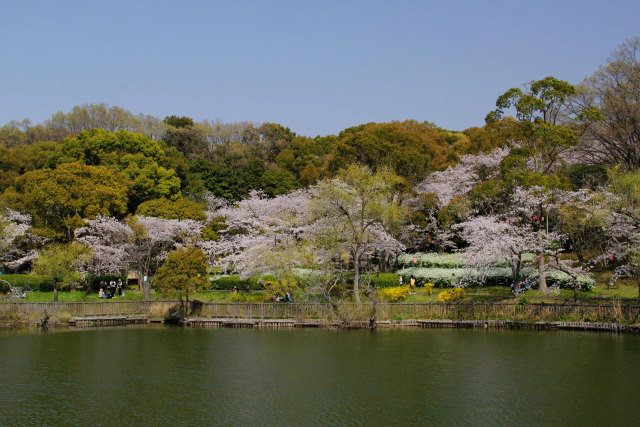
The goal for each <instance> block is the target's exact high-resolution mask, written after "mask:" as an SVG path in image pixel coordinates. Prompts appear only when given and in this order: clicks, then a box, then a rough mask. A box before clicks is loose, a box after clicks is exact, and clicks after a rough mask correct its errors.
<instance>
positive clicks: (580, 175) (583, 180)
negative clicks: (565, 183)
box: [565, 165, 608, 191]
mask: <svg viewBox="0 0 640 427" xmlns="http://www.w3.org/2000/svg"><path fill="white" fill-rule="evenodd" d="M565 175H566V176H567V178H569V181H570V182H571V188H572V189H573V190H574V191H575V190H579V189H581V188H591V189H597V188H599V187H601V186H604V185H605V184H606V183H607V181H608V177H607V168H606V167H605V166H602V165H572V166H571V167H570V168H569V170H567V172H566V173H565Z"/></svg>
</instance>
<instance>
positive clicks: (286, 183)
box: [261, 169, 300, 197]
mask: <svg viewBox="0 0 640 427" xmlns="http://www.w3.org/2000/svg"><path fill="white" fill-rule="evenodd" d="M261 181H262V183H261V187H262V190H264V192H265V193H267V194H268V195H269V196H271V197H274V196H279V195H281V194H287V193H289V192H290V191H293V190H295V189H296V188H299V187H300V184H299V183H298V180H297V179H296V177H295V176H293V174H292V173H291V172H289V171H288V170H285V169H279V170H278V169H269V170H268V171H266V172H265V173H264V174H263V175H262V179H261Z"/></svg>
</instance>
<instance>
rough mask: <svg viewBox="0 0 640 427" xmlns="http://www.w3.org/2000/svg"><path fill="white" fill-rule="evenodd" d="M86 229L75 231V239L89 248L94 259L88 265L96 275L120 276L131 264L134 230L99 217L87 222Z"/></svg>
mask: <svg viewBox="0 0 640 427" xmlns="http://www.w3.org/2000/svg"><path fill="white" fill-rule="evenodd" d="M85 223H86V225H85V226H84V227H81V228H78V229H76V230H75V232H74V233H75V239H76V240H77V241H79V242H81V243H84V244H85V245H87V246H89V247H90V248H91V250H92V251H93V257H92V259H91V262H90V263H89V265H88V270H89V272H90V273H92V274H95V275H98V276H100V275H104V274H120V273H122V271H123V270H126V269H127V267H128V264H129V254H130V252H131V251H130V247H129V246H130V245H131V242H132V239H133V230H132V228H131V227H130V226H129V225H128V224H126V223H122V222H120V221H118V220H117V219H116V218H114V217H107V216H102V215H99V216H97V217H96V218H95V219H92V220H85Z"/></svg>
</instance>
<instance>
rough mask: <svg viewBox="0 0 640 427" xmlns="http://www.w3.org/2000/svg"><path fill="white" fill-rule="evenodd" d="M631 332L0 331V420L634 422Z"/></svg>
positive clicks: (636, 357)
mask: <svg viewBox="0 0 640 427" xmlns="http://www.w3.org/2000/svg"><path fill="white" fill-rule="evenodd" d="M639 365H640V337H638V336H634V335H615V334H596V333H583V332H576V333H572V332H536V331H495V330H483V331H478V330H444V329H428V330H422V329H404V330H379V331H377V332H375V333H371V332H369V331H363V330H356V331H333V330H307V329H305V330H299V329H295V330H292V329H289V330H274V329H193V328H179V327H161V326H157V327H156V326H143V327H114V328H100V329H83V330H74V329H56V330H49V332H41V331H36V330H26V331H25V330H20V331H16V330H11V331H0V384H1V385H2V386H1V387H0V425H3V426H5V425H34V424H47V425H69V424H80V425H150V424H157V425H176V424H177V425H187V424H190V425H214V424H215V425H219V424H221V425H336V426H339V425H366V426H371V425H443V424H445V425H450V424H464V425H484V424H499V425H505V424H506V425H514V424H517V425H567V424H569V425H605V424H610V425H634V424H635V425H637V424H638V423H639V422H640V412H639V409H638V408H637V407H636V406H635V403H636V401H637V399H636V393H637V390H638V389H640V385H639V384H638V382H639V381H640V367H639Z"/></svg>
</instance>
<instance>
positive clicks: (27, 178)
mask: <svg viewBox="0 0 640 427" xmlns="http://www.w3.org/2000/svg"><path fill="white" fill-rule="evenodd" d="M129 185H130V182H129V181H128V180H127V178H126V177H125V176H123V175H122V174H120V173H118V172H115V173H114V171H112V170H109V169H106V168H104V167H101V166H86V165H83V164H81V163H68V164H64V165H61V166H60V167H59V168H57V169H40V170H35V171H31V172H27V173H25V174H24V175H22V176H20V177H19V178H18V179H16V181H15V188H9V189H7V191H5V194H4V195H5V199H7V200H8V201H9V202H10V204H11V205H12V206H13V207H14V208H16V209H17V210H19V211H21V212H28V213H29V214H31V215H32V216H33V219H34V225H35V226H36V227H39V228H44V229H47V230H49V231H50V232H52V233H53V235H54V236H56V237H58V238H66V239H67V240H70V239H71V238H72V236H73V230H74V229H75V228H76V227H79V226H82V225H84V224H83V221H82V219H83V218H93V217H95V216H96V215H99V214H102V215H107V216H115V217H122V216H124V215H125V214H126V212H127V200H128V198H127V192H128V188H129Z"/></svg>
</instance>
